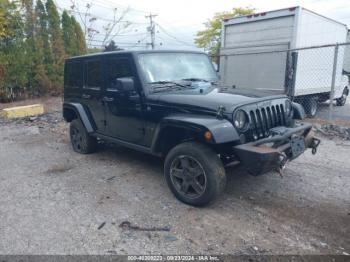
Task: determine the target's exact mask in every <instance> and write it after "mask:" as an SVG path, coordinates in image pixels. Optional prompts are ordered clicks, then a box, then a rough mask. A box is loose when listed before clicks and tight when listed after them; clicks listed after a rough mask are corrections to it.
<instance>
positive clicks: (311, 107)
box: [303, 97, 318, 118]
mask: <svg viewBox="0 0 350 262" xmlns="http://www.w3.org/2000/svg"><path fill="white" fill-rule="evenodd" d="M303 107H304V109H305V113H306V115H307V116H308V117H310V118H314V117H315V116H316V114H317V111H318V99H317V97H310V98H306V99H304V101H303Z"/></svg>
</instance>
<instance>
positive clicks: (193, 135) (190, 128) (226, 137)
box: [151, 115, 239, 155]
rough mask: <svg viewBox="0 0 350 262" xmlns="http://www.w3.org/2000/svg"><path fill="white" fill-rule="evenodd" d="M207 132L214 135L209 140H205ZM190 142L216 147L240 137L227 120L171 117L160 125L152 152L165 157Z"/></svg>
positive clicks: (184, 116)
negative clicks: (180, 144) (177, 147)
mask: <svg viewBox="0 0 350 262" xmlns="http://www.w3.org/2000/svg"><path fill="white" fill-rule="evenodd" d="M207 131H209V132H210V133H211V135H212V138H211V139H209V140H206V139H205V138H204V133H205V132H207ZM190 140H195V141H198V142H200V143H203V144H207V145H209V146H214V145H216V144H222V143H228V142H234V141H237V140H239V135H238V133H237V131H236V129H235V128H234V127H233V125H232V124H231V123H230V122H229V121H227V120H225V119H223V120H220V119H217V118H215V117H203V116H198V117H196V116H186V115H175V116H169V117H166V118H164V119H163V120H162V121H161V122H160V123H159V124H158V126H157V128H156V132H155V135H154V138H153V141H152V145H151V150H152V151H153V152H154V153H161V154H162V155H165V154H166V153H167V152H168V151H169V150H170V149H171V148H173V147H174V146H176V145H177V144H179V143H182V142H185V141H190Z"/></svg>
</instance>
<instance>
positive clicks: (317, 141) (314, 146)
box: [310, 137, 321, 155]
mask: <svg viewBox="0 0 350 262" xmlns="http://www.w3.org/2000/svg"><path fill="white" fill-rule="evenodd" d="M320 143H321V140H320V139H318V138H315V137H314V138H313V139H312V143H311V145H310V147H311V148H312V151H311V152H312V154H313V155H315V154H316V153H317V147H318V146H319V145H320Z"/></svg>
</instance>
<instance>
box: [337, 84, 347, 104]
mask: <svg viewBox="0 0 350 262" xmlns="http://www.w3.org/2000/svg"><path fill="white" fill-rule="evenodd" d="M348 93H349V91H348V90H347V89H346V88H345V89H344V91H343V94H342V96H341V97H340V98H338V99H336V102H337V106H345V104H346V99H347V98H348Z"/></svg>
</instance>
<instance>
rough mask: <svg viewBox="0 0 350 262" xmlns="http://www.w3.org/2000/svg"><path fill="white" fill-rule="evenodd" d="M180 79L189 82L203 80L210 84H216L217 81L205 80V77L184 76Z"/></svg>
mask: <svg viewBox="0 0 350 262" xmlns="http://www.w3.org/2000/svg"><path fill="white" fill-rule="evenodd" d="M181 80H183V81H191V82H204V83H210V84H212V85H216V84H217V81H210V80H207V79H203V78H196V77H193V78H184V79H181Z"/></svg>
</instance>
